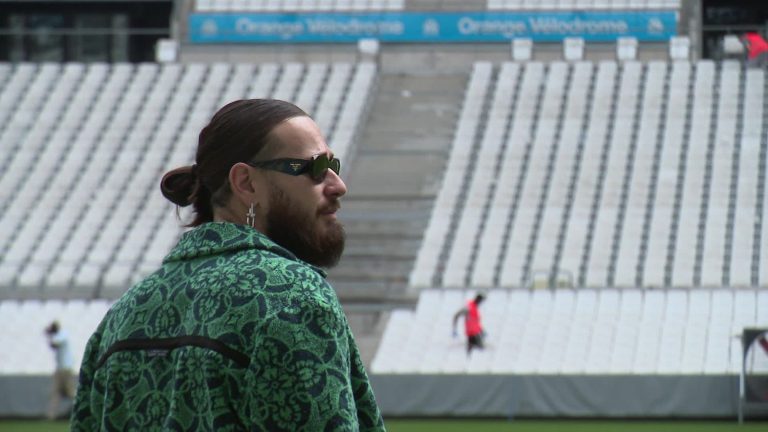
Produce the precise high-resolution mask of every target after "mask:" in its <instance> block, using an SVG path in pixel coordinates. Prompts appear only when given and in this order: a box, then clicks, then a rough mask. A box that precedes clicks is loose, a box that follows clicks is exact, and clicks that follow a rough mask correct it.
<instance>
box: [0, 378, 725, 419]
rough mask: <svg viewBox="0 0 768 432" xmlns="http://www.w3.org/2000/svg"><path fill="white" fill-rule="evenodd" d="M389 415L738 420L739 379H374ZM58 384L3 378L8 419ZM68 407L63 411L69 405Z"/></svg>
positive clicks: (2, 402)
mask: <svg viewBox="0 0 768 432" xmlns="http://www.w3.org/2000/svg"><path fill="white" fill-rule="evenodd" d="M370 379H371V382H372V385H373V388H374V391H375V393H376V398H377V400H378V403H379V406H380V407H381V410H382V413H383V414H384V416H385V418H386V417H503V418H515V417H600V418H634V417H642V418H653V417H656V418H724V417H733V418H735V417H736V416H737V413H738V391H739V380H738V376H736V375H578V376H576V375H474V374H472V375H425V374H414V375H406V374H398V375H371V377H370ZM50 386H51V378H50V377H49V376H42V375H15V376H14V375H4V376H0V417H30V418H31V417H42V416H43V415H44V414H45V411H46V408H47V404H48V397H49V394H50ZM62 408H63V407H62Z"/></svg>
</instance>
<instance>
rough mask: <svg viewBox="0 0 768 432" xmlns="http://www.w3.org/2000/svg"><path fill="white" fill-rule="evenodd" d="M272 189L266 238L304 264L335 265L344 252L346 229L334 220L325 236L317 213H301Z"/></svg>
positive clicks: (276, 189) (278, 189)
mask: <svg viewBox="0 0 768 432" xmlns="http://www.w3.org/2000/svg"><path fill="white" fill-rule="evenodd" d="M271 186H272V187H271V188H270V190H271V191H270V197H269V199H270V207H269V213H267V227H266V233H265V234H266V235H267V237H269V238H270V239H272V241H274V242H275V243H277V244H279V245H280V246H282V247H284V248H286V249H288V250H289V251H291V252H293V254H294V255H296V256H297V257H298V258H299V259H301V260H302V261H304V262H307V263H309V264H312V265H315V266H318V267H325V268H331V267H333V266H335V265H336V264H337V263H338V262H339V259H340V258H341V254H342V253H343V252H344V242H345V238H346V236H345V234H344V227H343V226H342V225H341V224H340V223H339V222H337V221H333V222H332V223H331V224H330V226H329V227H328V229H327V230H326V231H325V232H324V233H323V232H321V231H320V230H319V229H318V223H317V214H311V215H303V214H300V213H299V212H298V211H296V210H295V209H296V208H297V207H296V206H292V205H291V201H290V199H289V198H288V195H287V194H286V193H285V192H284V191H283V190H282V189H280V188H278V187H277V186H276V185H274V184H272V185H271ZM336 207H338V204H336Z"/></svg>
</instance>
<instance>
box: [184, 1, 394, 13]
mask: <svg viewBox="0 0 768 432" xmlns="http://www.w3.org/2000/svg"><path fill="white" fill-rule="evenodd" d="M404 4H405V0H196V1H195V9H196V10H197V11H199V12H214V11H215V12H227V11H237V12H296V11H385V10H402V9H403V5H404Z"/></svg>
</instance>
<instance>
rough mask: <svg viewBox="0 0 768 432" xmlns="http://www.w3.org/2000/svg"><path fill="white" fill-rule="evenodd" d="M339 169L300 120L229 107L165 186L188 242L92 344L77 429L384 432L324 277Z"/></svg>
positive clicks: (267, 105) (268, 106) (298, 115)
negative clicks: (188, 217) (185, 214)
mask: <svg viewBox="0 0 768 432" xmlns="http://www.w3.org/2000/svg"><path fill="white" fill-rule="evenodd" d="M340 168H341V163H340V161H339V160H338V159H336V158H335V157H334V155H333V153H332V152H331V150H330V149H329V148H328V145H327V144H326V142H325V140H324V138H323V136H322V133H321V132H320V130H319V129H318V127H317V125H316V124H315V122H314V121H313V120H312V119H311V118H310V117H309V116H308V115H307V114H306V113H305V112H304V111H302V110H301V109H300V108H298V107H296V106H294V105H292V104H290V103H287V102H283V101H277V100H260V99H253V100H240V101H235V102H232V103H230V104H228V105H226V106H224V107H223V108H221V109H220V110H219V111H218V112H217V113H216V114H215V115H214V116H213V118H212V119H211V121H210V123H209V124H208V125H207V126H206V127H205V128H204V129H203V130H202V131H201V133H200V139H199V142H198V148H197V155H196V163H195V164H194V165H191V166H187V167H182V168H177V169H175V170H172V171H170V172H168V173H167V174H166V175H165V176H164V177H163V180H162V182H161V190H162V192H163V195H164V196H165V197H166V198H168V199H169V200H170V201H172V202H173V203H175V204H177V205H178V206H187V205H192V206H193V208H194V212H195V217H194V220H193V221H192V222H191V223H189V225H188V226H190V227H193V229H191V230H189V231H188V232H186V233H185V234H184V235H183V236H182V237H181V239H180V240H179V243H178V244H177V245H176V246H175V247H174V248H173V250H171V252H170V254H169V255H168V256H167V257H166V258H165V259H164V261H163V264H162V266H161V268H160V269H159V270H157V271H156V272H155V273H153V274H151V275H150V276H148V277H147V278H146V279H144V280H143V281H141V282H139V283H138V284H137V285H135V286H134V287H132V288H131V289H130V290H128V291H127V292H126V293H125V294H124V295H123V296H122V297H121V298H120V299H119V300H118V301H117V302H116V303H115V305H114V306H113V307H112V308H111V309H110V311H109V312H108V313H107V315H106V316H105V317H104V320H103V321H102V323H101V324H100V325H99V327H98V328H97V330H96V332H95V333H94V335H93V336H92V337H91V338H90V340H89V342H88V345H87V347H86V351H85V355H84V358H83V363H82V367H81V369H80V385H79V388H78V393H77V398H76V401H75V407H74V410H73V413H72V418H71V428H72V430H73V431H80V430H83V431H91V430H157V429H163V430H169V429H171V430H195V431H200V430H216V431H220V430H226V431H230V430H269V431H277V430H285V431H298V430H307V431H315V430H384V423H383V420H382V418H381V414H380V412H379V409H378V407H377V405H376V401H375V399H374V395H373V391H372V389H371V386H370V384H369V382H368V377H367V375H366V372H365V369H364V367H363V364H362V361H361V359H360V355H359V352H358V349H357V346H356V344H355V341H354V339H353V337H352V333H351V332H350V329H349V325H348V323H347V321H346V318H345V316H344V313H343V311H342V309H341V306H340V304H339V301H338V299H337V297H336V295H335V293H334V291H333V289H332V288H331V286H330V285H329V284H328V283H327V282H326V280H325V272H324V270H322V269H321V267H331V266H333V265H334V264H336V263H337V262H338V260H339V257H340V256H341V253H342V251H343V249H344V230H343V228H342V226H341V225H340V223H339V222H338V221H337V219H336V211H337V210H338V209H339V206H340V204H339V199H340V198H341V197H342V196H343V195H344V194H345V193H346V186H345V184H344V182H343V181H342V179H341V177H340V176H339V172H340Z"/></svg>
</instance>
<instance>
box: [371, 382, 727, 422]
mask: <svg viewBox="0 0 768 432" xmlns="http://www.w3.org/2000/svg"><path fill="white" fill-rule="evenodd" d="M371 381H372V385H373V388H374V391H375V392H376V399H377V400H378V402H379V406H380V407H381V409H382V413H383V414H384V416H385V418H386V417H468V416H473V417H475V416H476V417H505V418H514V417H608V418H636V417H642V418H652V417H657V418H723V417H733V418H735V417H736V416H737V413H738V394H739V393H738V392H739V378H738V376H736V375H423V374H416V375H405V374H402V375H400V374H398V375H373V376H371Z"/></svg>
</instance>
